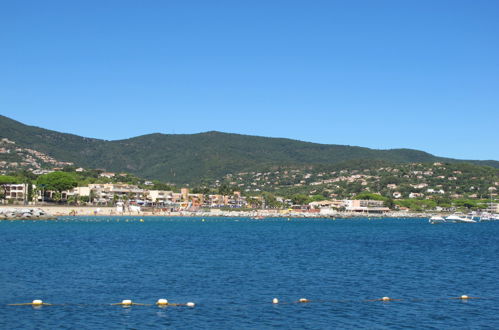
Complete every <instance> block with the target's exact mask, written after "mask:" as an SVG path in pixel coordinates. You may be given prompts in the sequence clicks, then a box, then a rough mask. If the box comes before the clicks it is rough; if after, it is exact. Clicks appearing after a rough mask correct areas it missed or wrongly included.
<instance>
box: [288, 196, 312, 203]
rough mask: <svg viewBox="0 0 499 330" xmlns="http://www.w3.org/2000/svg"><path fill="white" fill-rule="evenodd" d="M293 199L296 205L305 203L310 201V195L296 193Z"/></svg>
mask: <svg viewBox="0 0 499 330" xmlns="http://www.w3.org/2000/svg"><path fill="white" fill-rule="evenodd" d="M291 201H292V202H293V204H294V205H304V204H307V202H308V196H307V195H303V194H296V195H293V196H291Z"/></svg>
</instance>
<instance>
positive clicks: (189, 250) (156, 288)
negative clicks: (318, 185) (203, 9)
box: [0, 217, 499, 329]
mask: <svg viewBox="0 0 499 330" xmlns="http://www.w3.org/2000/svg"><path fill="white" fill-rule="evenodd" d="M139 219H140V218H138V217H71V218H69V217H62V218H59V220H57V221H24V222H22V221H3V222H0V251H1V253H2V257H1V258H2V259H1V264H0V267H1V268H0V326H1V327H2V328H38V329H40V328H41V329H54V328H92V329H95V328H118V329H123V328H133V329H147V328H165V327H171V328H189V329H192V328H218V329H220V328H232V329H241V328H251V329H255V328H259V329H261V328H272V327H277V326H279V327H286V328H310V329H314V328H315V329H321V328H359V327H363V328H387V327H389V328H435V329H442V328H456V327H459V328H487V327H489V328H498V327H499V307H498V304H497V303H498V302H499V284H498V274H499V262H498V260H497V256H498V255H499V223H495V222H489V223H477V224H442V225H430V224H428V223H427V220H422V219H381V220H380V219H377V220H368V219H353V220H352V219H349V220H336V221H333V220H330V219H290V220H288V219H287V218H283V219H266V220H252V219H246V218H240V219H234V218H206V219H205V221H202V219H201V218H159V217H151V218H143V219H144V222H140V221H139ZM463 294H466V295H469V296H473V297H481V298H487V299H472V300H469V301H461V300H458V299H449V298H451V297H459V296H461V295H463ZM383 296H389V297H392V298H396V299H401V300H400V301H392V302H388V303H385V302H380V301H374V302H373V301H371V302H370V301H366V300H370V299H376V298H381V297H383ZM274 297H277V298H279V300H280V301H281V302H283V304H279V305H272V304H271V301H272V298H274ZM159 298H167V299H168V300H169V301H171V302H179V303H185V302H188V301H193V302H195V303H196V307H195V308H187V307H168V308H163V309H162V308H158V307H155V306H133V307H131V308H123V307H120V306H110V305H109V304H111V303H115V302H120V301H121V300H123V299H132V300H133V301H134V302H139V303H147V304H154V302H156V300H157V299H159ZM299 298H307V299H310V300H311V301H312V302H311V303H308V304H297V303H292V302H295V301H297V300H298V299H299ZM33 299H43V300H44V301H45V302H49V303H53V304H57V305H54V306H44V307H42V308H32V307H30V306H6V304H10V303H18V302H29V301H32V300H33Z"/></svg>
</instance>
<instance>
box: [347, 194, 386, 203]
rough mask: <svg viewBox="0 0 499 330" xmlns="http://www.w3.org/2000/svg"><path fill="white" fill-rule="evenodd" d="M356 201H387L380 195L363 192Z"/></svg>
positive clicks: (356, 197)
mask: <svg viewBox="0 0 499 330" xmlns="http://www.w3.org/2000/svg"><path fill="white" fill-rule="evenodd" d="M355 199H363V200H375V201H384V200H386V197H383V196H381V195H378V194H373V193H369V192H362V193H360V194H358V195H357V196H355Z"/></svg>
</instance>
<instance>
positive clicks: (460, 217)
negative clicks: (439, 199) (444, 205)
mask: <svg viewBox="0 0 499 330" xmlns="http://www.w3.org/2000/svg"><path fill="white" fill-rule="evenodd" d="M445 221H446V222H461V223H473V222H476V221H475V220H473V216H471V217H467V216H465V215H464V214H462V213H454V214H451V215H449V216H448V217H447V218H445Z"/></svg>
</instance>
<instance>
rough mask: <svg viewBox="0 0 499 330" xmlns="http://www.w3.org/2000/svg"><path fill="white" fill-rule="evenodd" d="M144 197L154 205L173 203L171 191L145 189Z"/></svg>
mask: <svg viewBox="0 0 499 330" xmlns="http://www.w3.org/2000/svg"><path fill="white" fill-rule="evenodd" d="M146 199H147V200H148V201H150V202H151V203H152V204H154V205H168V204H173V203H174V201H173V200H174V198H173V191H169V190H147V191H146Z"/></svg>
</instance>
